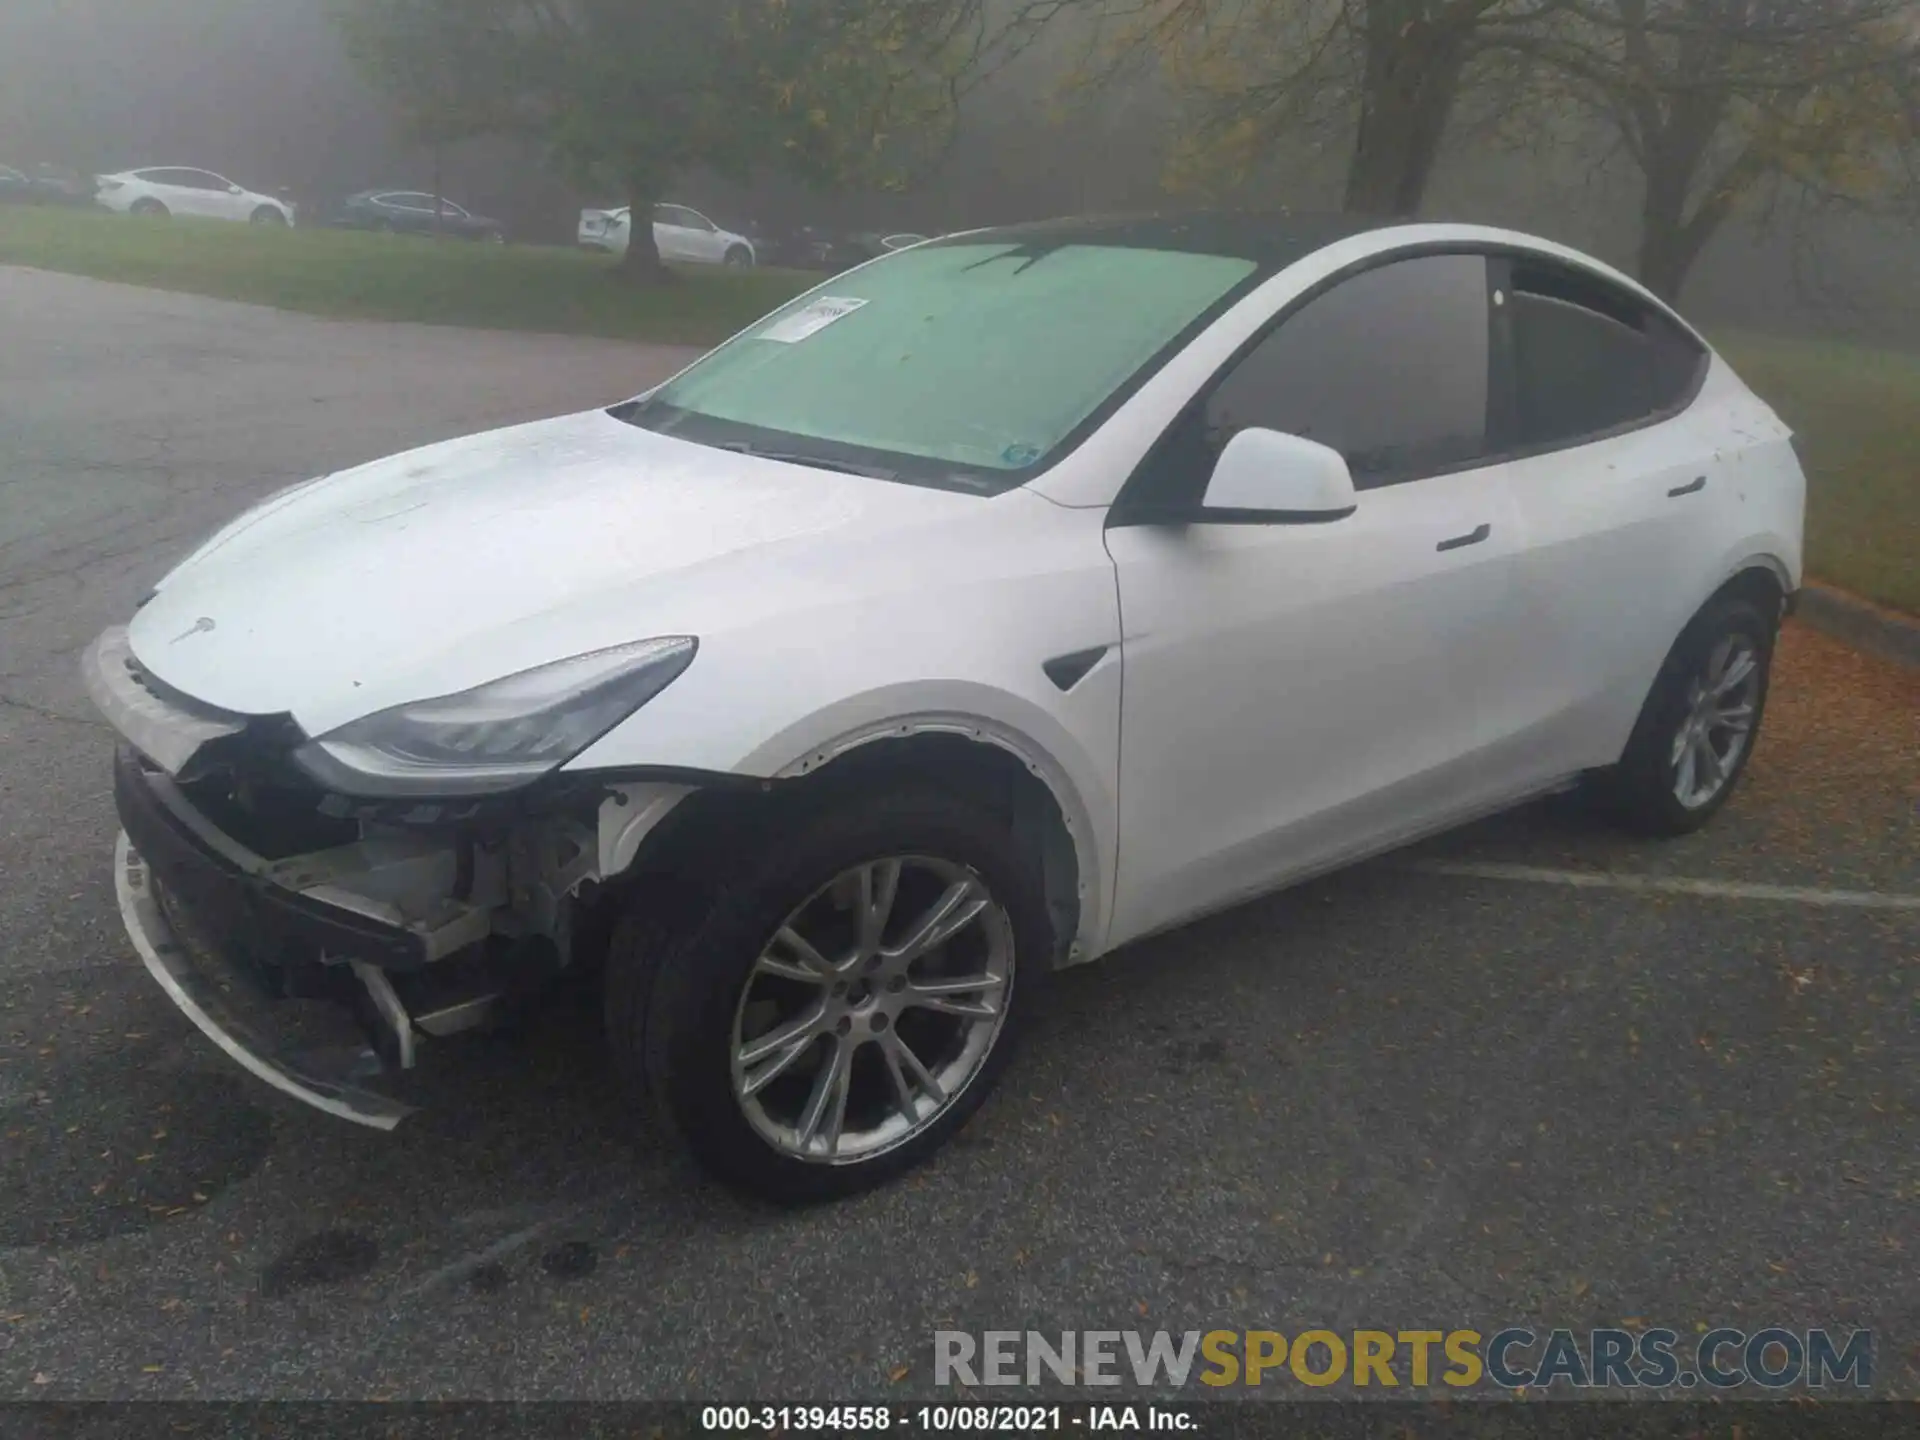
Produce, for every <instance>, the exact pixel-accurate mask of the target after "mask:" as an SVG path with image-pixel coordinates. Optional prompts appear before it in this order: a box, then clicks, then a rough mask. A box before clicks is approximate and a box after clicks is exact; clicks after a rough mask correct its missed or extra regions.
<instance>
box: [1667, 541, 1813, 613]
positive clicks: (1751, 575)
mask: <svg viewBox="0 0 1920 1440" xmlns="http://www.w3.org/2000/svg"><path fill="white" fill-rule="evenodd" d="M1798 589H1799V586H1798V584H1797V583H1796V582H1795V580H1794V575H1793V571H1792V570H1791V569H1790V568H1789V567H1788V566H1787V564H1786V562H1785V561H1784V560H1782V559H1780V558H1779V557H1778V556H1777V555H1774V554H1771V553H1770V552H1766V551H1759V552H1756V553H1754V554H1752V555H1749V556H1747V557H1745V558H1744V559H1742V560H1740V561H1739V562H1738V563H1736V564H1734V565H1732V566H1730V567H1728V568H1727V570H1726V571H1725V574H1724V578H1723V579H1722V580H1721V581H1720V583H1719V584H1718V585H1717V586H1715V587H1714V589H1713V593H1711V594H1710V595H1708V596H1707V597H1706V599H1704V600H1702V601H1701V602H1700V604H1699V605H1698V606H1696V607H1695V608H1694V612H1693V615H1692V616H1689V617H1688V623H1689V624H1691V623H1692V622H1693V618H1694V617H1695V616H1698V615H1699V614H1700V612H1701V611H1702V610H1705V609H1706V608H1707V606H1709V605H1711V604H1713V603H1714V602H1715V601H1717V600H1720V599H1722V598H1724V597H1725V596H1728V595H1743V596H1746V597H1747V598H1749V599H1751V600H1753V601H1754V603H1755V604H1757V605H1759V606H1761V607H1762V608H1763V609H1765V608H1768V607H1771V608H1772V611H1773V613H1774V615H1775V616H1777V617H1784V616H1785V615H1786V614H1787V613H1788V610H1789V608H1790V606H1791V604H1792V601H1793V596H1794V594H1795V593H1796V592H1797V591H1798Z"/></svg>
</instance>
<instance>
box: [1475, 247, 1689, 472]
mask: <svg viewBox="0 0 1920 1440" xmlns="http://www.w3.org/2000/svg"><path fill="white" fill-rule="evenodd" d="M1512 325H1513V358H1514V383H1515V392H1516V393H1515V401H1516V410H1517V414H1516V423H1517V424H1518V427H1519V435H1518V442H1519V444H1520V445H1521V446H1522V447H1523V448H1527V449H1538V448H1541V447H1549V446H1555V445H1568V444H1575V443H1578V442H1579V441H1581V440H1583V439H1586V438H1588V437H1591V436H1594V435H1599V434H1603V433H1605V432H1607V431H1611V430H1616V429H1619V428H1621V427H1623V426H1628V425H1633V424H1637V423H1639V422H1641V421H1644V420H1646V419H1648V418H1650V417H1652V416H1655V415H1658V414H1660V413H1662V412H1665V411H1667V410H1670V409H1672V408H1673V407H1674V406H1676V405H1678V404H1679V403H1680V402H1681V401H1682V400H1684V399H1685V398H1686V396H1687V393H1688V392H1689V391H1690V390H1691V389H1692V387H1693V383H1694V380H1695V378H1696V377H1697V375H1698V373H1699V370H1700V367H1701V366H1702V365H1703V364H1704V363H1705V358H1706V357H1705V354H1704V352H1702V351H1701V349H1700V347H1699V346H1698V345H1697V344H1695V343H1694V341H1693V340H1692V338H1691V337H1689V336H1688V335H1687V334H1686V333H1685V332H1684V331H1682V330H1681V329H1680V328H1679V327H1678V326H1677V325H1675V324H1674V323H1673V322H1672V321H1670V320H1668V319H1667V318H1666V316H1664V315H1662V314H1660V313H1659V312H1658V311H1657V310H1655V309H1653V308H1652V307H1651V306H1648V305H1644V304H1642V303H1641V302H1640V301H1638V300H1636V299H1635V298H1634V297H1633V296H1631V295H1629V294H1626V293H1625V292H1623V291H1620V290H1617V289H1616V288H1614V287H1613V286H1610V285H1608V284H1606V283H1605V282H1604V281H1598V280H1589V279H1588V278H1587V277H1585V276H1582V275H1577V274H1574V273H1572V272H1569V271H1563V270H1561V269H1559V268H1558V267H1554V266H1544V265H1531V264H1529V265H1516V266H1515V267H1514V271H1513V296H1512Z"/></svg>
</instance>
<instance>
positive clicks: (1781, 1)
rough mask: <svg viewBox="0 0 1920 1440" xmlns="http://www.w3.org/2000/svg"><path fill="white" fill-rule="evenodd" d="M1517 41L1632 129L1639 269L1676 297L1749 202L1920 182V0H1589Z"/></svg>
mask: <svg viewBox="0 0 1920 1440" xmlns="http://www.w3.org/2000/svg"><path fill="white" fill-rule="evenodd" d="M1560 18H1561V23H1560V24H1559V25H1558V26H1557V27H1556V28H1555V29H1554V30H1553V31H1552V32H1551V33H1549V34H1545V35H1537V36H1531V37H1526V38H1525V39H1524V40H1523V41H1521V42H1519V43H1520V44H1521V46H1522V48H1523V49H1524V50H1525V51H1526V53H1527V54H1529V55H1530V56H1532V57H1534V58H1536V59H1539V60H1541V61H1544V62H1546V64H1547V66H1548V67H1549V69H1548V71H1547V72H1546V73H1548V74H1551V75H1553V76H1557V77H1558V79H1559V80H1560V82H1561V83H1562V85H1563V87H1564V89H1563V90H1562V92H1561V93H1562V94H1563V95H1571V97H1572V98H1574V99H1575V100H1576V101H1578V102H1580V103H1583V104H1584V105H1586V106H1587V107H1588V108H1589V109H1591V110H1592V111H1593V112H1594V113H1596V114H1598V115H1599V116H1601V117H1602V118H1603V119H1604V120H1605V121H1606V122H1607V123H1608V124H1609V125H1610V126H1612V127H1613V128H1614V130H1615V131H1616V132H1617V134H1618V135H1619V138H1620V141H1621V145H1622V148H1623V149H1624V150H1625V151H1626V153H1627V154H1628V155H1630V156H1631V157H1632V159H1633V161H1634V163H1635V164H1636V166H1637V167H1638V168H1639V170H1640V173H1641V176H1642V180H1643V190H1642V203H1641V216H1640V221H1641V231H1640V253H1639V267H1638V268H1639V274H1640V278H1641V280H1642V281H1643V282H1644V283H1645V284H1646V285H1647V286H1648V287H1649V288H1650V289H1652V290H1653V291H1654V292H1655V293H1656V294H1659V295H1662V296H1665V297H1667V298H1668V299H1672V298H1674V297H1676V296H1677V295H1678V294H1679V292H1680V289H1681V287H1682V286H1683V285H1684V283H1685V281H1686V277H1687V273H1688V272H1689V271H1690V270H1691V269H1692V267H1693V265H1694V262H1695V261H1697V260H1698V259H1699V257H1700V253H1701V251H1702V250H1703V249H1704V248H1705V247H1706V245H1707V242H1708V241H1709V240H1711V239H1712V238H1713V236H1714V235H1715V234H1716V233H1717V232H1718V231H1719V229H1720V227H1721V226H1722V225H1724V224H1725V223H1726V221H1727V220H1728V219H1729V218H1730V217H1731V216H1732V215H1733V214H1734V213H1735V212H1736V210H1737V209H1739V207H1740V206H1741V205H1743V204H1745V203H1748V202H1756V203H1757V202H1759V201H1760V200H1761V199H1763V198H1765V197H1766V195H1767V194H1768V192H1770V191H1779V190H1781V189H1791V190H1793V191H1794V192H1796V195H1797V197H1798V198H1799V199H1800V200H1802V201H1807V200H1813V201H1816V202H1820V201H1824V202H1828V203H1838V204H1850V205H1868V204H1873V203H1883V202H1886V201H1888V200H1891V199H1893V198H1895V197H1897V196H1900V195H1902V194H1904V195H1906V196H1907V197H1909V198H1910V197H1912V196H1913V195H1915V194H1916V193H1920V191H1917V190H1916V186H1915V184H1914V179H1915V177H1914V173H1913V165H1912V162H1913V158H1914V155H1915V150H1916V146H1917V145H1920V4H1915V3H1914V0H1582V3H1579V4H1577V5H1570V6H1569V7H1567V10H1566V12H1565V13H1564V14H1563V15H1562V16H1561V17H1560Z"/></svg>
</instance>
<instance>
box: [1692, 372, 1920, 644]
mask: <svg viewBox="0 0 1920 1440" xmlns="http://www.w3.org/2000/svg"><path fill="white" fill-rule="evenodd" d="M1721 349H1722V350H1723V351H1724V353H1725V354H1726V356H1727V359H1728V360H1730V361H1731V362H1732V363H1733V365H1734V367H1735V368H1736V369H1737V370H1739V372H1740V376H1741V378H1742V379H1744V380H1745V381H1746V382H1747V383H1748V384H1749V385H1751V386H1752V387H1753V388H1754V389H1755V390H1756V391H1757V392H1759V394H1760V396H1761V397H1762V398H1763V399H1765V400H1766V401H1767V403H1768V404H1770V405H1772V406H1773V408H1774V409H1775V410H1776V411H1778V412H1779V414H1780V418H1781V419H1783V420H1785V421H1786V422H1787V423H1788V424H1789V425H1791V426H1793V428H1794V429H1795V430H1796V431H1797V432H1799V435H1800V439H1801V445H1802V448H1803V450H1804V451H1805V453H1806V459H1807V570H1808V572H1809V573H1810V574H1811V575H1812V576H1813V578H1815V579H1817V580H1826V581H1829V582H1831V583H1832V584H1835V585H1839V586H1841V587H1843V588H1845V589H1848V590H1851V591H1853V592H1855V593H1856V594H1859V595H1864V596H1866V597H1867V598H1868V599H1869V600H1875V601H1878V602H1879V603H1880V604H1882V605H1886V606H1889V607H1891V608H1893V609H1896V610H1903V611H1906V612H1907V613H1909V614H1915V615H1920V356H1914V355H1904V354H1899V353H1895V352H1891V351H1882V350H1869V349H1865V348H1862V347H1859V346H1855V345H1845V344H1838V343H1831V342H1825V341H1811V340H1782V339H1775V338H1762V337H1759V336H1752V335H1736V336H1728V337H1726V338H1725V340H1724V341H1723V342H1722V343H1721Z"/></svg>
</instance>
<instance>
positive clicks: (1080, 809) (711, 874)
mask: <svg viewBox="0 0 1920 1440" xmlns="http://www.w3.org/2000/svg"><path fill="white" fill-rule="evenodd" d="M906 781H919V782H922V783H929V784H932V785H934V786H936V787H938V788H941V789H945V790H948V791H951V792H952V793H953V794H954V795H955V796H956V797H959V798H962V799H965V800H967V801H969V802H970V803H974V804H980V803H983V802H984V803H985V804H986V805H987V806H988V807H989V808H990V809H992V810H993V811H994V812H995V813H996V814H999V815H1001V816H1003V817H1004V818H1005V820H1006V822H1007V824H1008V828H1009V831H1010V833H1011V836H1012V840H1013V844H1014V846H1015V848H1016V851H1017V853H1018V855H1019V856H1020V858H1021V860H1022V861H1023V863H1026V864H1028V865H1030V866H1032V867H1033V869H1034V871H1035V872H1036V873H1037V874H1038V875H1039V876H1040V880H1041V885H1042V888H1043V891H1044V893H1045V896H1046V901H1047V909H1048V914H1049V917H1050V918H1051V920H1052V922H1053V930H1054V954H1053V957H1052V960H1053V964H1054V965H1055V966H1064V965H1069V964H1074V963H1078V962H1079V961H1082V960H1086V959H1090V958H1092V957H1093V955H1094V954H1095V953H1097V943H1098V939H1099V935H1098V925H1099V922H1100V921H1101V920H1102V919H1103V918H1104V915H1105V910H1104V903H1103V902H1104V889H1105V887H1104V885H1103V883H1102V879H1103V876H1102V868H1101V861H1100V847H1099V845H1098V844H1097V842H1096V839H1095V836H1094V832H1093V821H1092V818H1091V816H1090V814H1089V813H1088V810H1087V807H1086V805H1085V804H1084V803H1083V801H1082V800H1081V798H1080V796H1079V793H1078V790H1077V787H1075V785H1074V784H1073V781H1072V779H1071V778H1070V776H1069V775H1068V774H1067V772H1066V770H1065V768H1064V767H1063V766H1061V765H1059V764H1058V763H1057V762H1056V761H1054V760H1053V758H1052V757H1051V756H1049V755H1048V754H1047V753H1046V752H1045V750H1044V749H1042V748H1041V747H1039V746H1038V745H1036V744H1034V742H1032V741H1031V740H1030V739H1029V738H1027V737H1025V736H1023V735H1019V734H1017V733H1015V732H1013V731H1011V730H1009V729H1008V728H1006V727H1004V726H1001V725H998V724H995V723H993V722H990V721H986V720H983V719H979V718H977V717H960V716H945V715H938V716H921V717H915V718H908V719H901V720H895V721H888V722H885V723H884V724H876V725H872V726H868V727H866V728H864V729H862V730H858V731H854V732H852V733H849V734H846V735H843V736H840V737H837V738H836V739H834V740H832V741H829V742H827V743H825V744H820V745H816V746H814V747H812V748H811V749H809V750H807V751H806V752H804V753H803V754H800V755H797V756H795V757H793V758H792V759H791V760H790V761H789V762H788V763H787V764H786V765H784V766H782V767H780V769H779V770H778V771H777V772H776V773H774V774H771V775H767V776H764V777H753V776H749V775H725V776H713V777H710V778H708V779H704V780H703V778H702V777H697V776H684V777H681V778H680V779H679V780H678V781H673V782H668V783H659V784H648V783H642V784H639V785H636V786H634V787H631V788H630V789H629V788H622V789H620V790H618V791H616V794H615V795H614V797H613V798H612V799H609V800H608V801H607V802H606V803H605V804H603V805H602V807H601V815H600V830H601V873H602V875H603V877H605V878H604V880H603V886H604V887H605V888H606V889H607V890H609V891H612V892H623V891H625V890H627V889H629V888H631V887H634V886H638V885H644V884H647V883H650V882H661V881H671V882H674V883H676V884H681V885H694V886H698V885H701V884H704V883H708V882H710V881H711V880H712V879H713V878H715V877H716V876H717V875H718V874H719V873H720V871H721V870H722V869H723V868H724V867H727V866H729V865H732V864H736V863H737V862H738V858H739V856H740V854H741V852H742V850H743V849H745V848H751V847H754V846H758V845H764V844H773V843H777V840H778V836H779V834H780V833H781V829H782V827H783V822H785V821H788V820H790V819H792V818H793V817H795V816H797V815H798V814H800V813H802V812H804V811H805V810H807V809H810V808H812V807H815V806H819V805H823V804H831V803H834V801H835V800H836V799H837V798H839V797H843V796H846V795H848V794H849V793H853V792H857V791H860V790H863V789H868V788H871V787H881V786H885V785H887V784H889V783H899V782H906Z"/></svg>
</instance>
